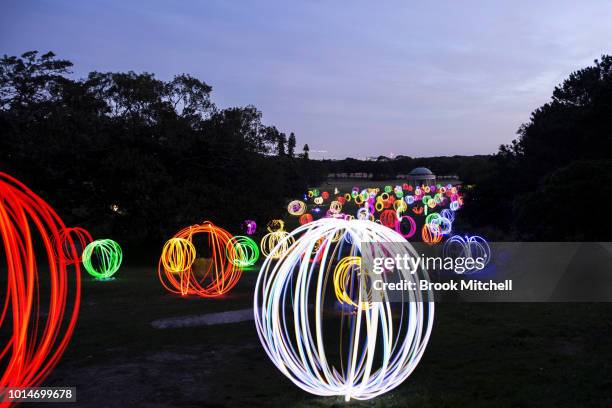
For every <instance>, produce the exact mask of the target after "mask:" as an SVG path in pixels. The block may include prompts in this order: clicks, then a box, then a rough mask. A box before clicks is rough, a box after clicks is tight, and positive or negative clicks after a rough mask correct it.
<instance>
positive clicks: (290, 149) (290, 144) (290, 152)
mask: <svg viewBox="0 0 612 408" xmlns="http://www.w3.org/2000/svg"><path fill="white" fill-rule="evenodd" d="M295 143H296V140H295V134H294V133H293V132H291V134H290V135H289V140H288V141H287V156H289V157H293V156H294V155H295Z"/></svg>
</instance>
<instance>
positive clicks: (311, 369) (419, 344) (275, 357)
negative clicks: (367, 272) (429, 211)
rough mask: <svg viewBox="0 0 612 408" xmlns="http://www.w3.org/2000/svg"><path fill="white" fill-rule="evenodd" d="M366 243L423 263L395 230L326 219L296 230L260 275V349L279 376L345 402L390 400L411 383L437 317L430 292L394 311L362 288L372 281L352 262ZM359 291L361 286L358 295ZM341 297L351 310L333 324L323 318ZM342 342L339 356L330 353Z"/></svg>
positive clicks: (383, 296) (257, 305) (256, 311)
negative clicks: (384, 396) (391, 394)
mask: <svg viewBox="0 0 612 408" xmlns="http://www.w3.org/2000/svg"><path fill="white" fill-rule="evenodd" d="M289 242H290V243H289ZM365 242H369V243H372V242H374V243H384V244H385V245H389V246H391V247H392V249H393V252H401V251H407V252H409V253H411V254H412V256H418V254H417V253H416V251H414V249H413V248H412V246H411V245H410V244H409V243H408V242H407V241H406V240H405V239H404V238H402V236H401V235H399V234H398V233H396V232H395V231H394V230H392V229H389V228H386V227H384V226H381V225H379V224H376V223H373V222H371V221H364V220H352V221H345V220H341V219H334V218H324V219H320V220H317V221H314V222H312V223H309V224H307V225H304V226H301V227H299V228H297V229H296V230H294V231H293V232H292V233H291V234H290V235H289V236H287V237H286V238H285V240H284V241H283V243H282V244H279V245H277V246H276V247H275V248H273V249H272V251H271V253H270V256H269V257H268V258H267V259H266V260H265V262H264V264H263V265H262V268H261V270H260V274H259V277H258V279H257V284H256V287H255V297H254V308H253V310H254V315H255V326H256V328H257V332H258V334H259V338H260V340H261V343H262V345H263V347H264V349H265V351H266V353H267V354H268V356H269V357H270V358H271V360H272V362H273V363H274V364H275V365H276V366H277V367H278V369H279V370H280V371H281V372H282V373H283V374H284V375H285V376H287V377H288V378H289V379H290V380H291V381H292V382H293V383H294V384H296V385H297V386H299V387H300V388H302V389H303V390H305V391H307V392H310V393H312V394H316V395H321V396H343V397H344V398H345V399H346V400H349V399H359V400H366V399H370V398H374V397H376V396H378V395H380V394H383V393H385V392H387V391H389V390H391V389H393V388H395V387H397V386H398V385H399V384H401V383H402V382H403V381H404V380H405V379H406V378H408V376H409V375H410V374H411V373H412V371H413V370H414V369H415V367H416V366H417V364H418V362H419V360H420V359H421V357H422V355H423V353H424V350H425V347H426V345H427V342H428V340H429V336H430V334H431V329H432V325H433V316H434V305H433V302H432V301H431V297H430V296H431V293H430V292H420V291H413V292H411V294H410V295H408V294H406V295H405V296H410V298H405V299H403V301H398V302H397V303H392V302H391V301H390V299H389V297H388V294H387V292H386V291H382V292H381V291H376V293H372V291H368V288H367V287H363V286H361V285H364V284H365V283H364V282H367V279H362V278H363V276H362V277H361V278H360V276H361V275H360V274H361V273H362V272H363V271H361V270H360V269H361V268H356V267H355V264H356V260H357V258H351V257H360V256H362V254H361V245H362V244H363V243H365ZM347 257H348V258H347ZM343 262H344V265H345V266H344V267H341V268H340V269H338V268H337V265H342V263H343ZM351 274H353V276H352V277H351V276H349V275H351ZM334 278H335V279H336V281H337V282H336V284H335V285H334V284H333V281H334ZM403 278H404V279H407V280H416V279H417V275H412V274H410V273H407V272H406V274H405V275H404V276H403ZM353 283H355V284H358V285H359V286H358V287H357V288H356V289H355V290H352V289H351V287H352V284H353ZM332 287H333V289H332ZM330 291H331V292H330ZM338 293H339V298H340V299H341V300H342V301H343V302H345V303H347V304H349V305H352V307H351V309H352V310H350V311H345V310H342V311H341V312H340V314H339V315H336V316H337V319H336V320H335V321H329V320H327V319H331V317H330V318H328V317H326V315H325V313H324V310H326V309H328V308H329V307H330V305H333V304H334V303H335V302H337V300H336V296H337V295H338ZM367 293H372V299H368V295H367ZM375 296H378V298H376V297H375ZM324 320H325V322H326V323H325V324H323V321H324ZM332 327H335V328H337V330H338V331H335V330H333V329H332ZM336 342H337V343H338V346H339V347H340V348H339V350H340V353H339V354H338V352H337V351H334V352H330V350H332V349H334V348H335V343H336Z"/></svg>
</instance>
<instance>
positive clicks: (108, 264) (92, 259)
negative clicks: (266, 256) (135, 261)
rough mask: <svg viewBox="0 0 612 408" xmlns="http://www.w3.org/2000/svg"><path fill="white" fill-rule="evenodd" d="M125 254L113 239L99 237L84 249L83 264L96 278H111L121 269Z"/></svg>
mask: <svg viewBox="0 0 612 408" xmlns="http://www.w3.org/2000/svg"><path fill="white" fill-rule="evenodd" d="M122 259H123V254H122V252H121V247H120V246H119V244H118V243H116V242H115V241H113V240H112V239H98V240H95V241H93V242H91V243H90V244H89V245H87V246H86V247H85V249H84V250H83V266H84V267H85V269H86V270H87V272H88V273H89V274H90V275H91V276H93V277H94V278H96V279H100V280H105V279H110V277H111V276H113V275H114V274H115V272H117V270H119V266H121V260H122Z"/></svg>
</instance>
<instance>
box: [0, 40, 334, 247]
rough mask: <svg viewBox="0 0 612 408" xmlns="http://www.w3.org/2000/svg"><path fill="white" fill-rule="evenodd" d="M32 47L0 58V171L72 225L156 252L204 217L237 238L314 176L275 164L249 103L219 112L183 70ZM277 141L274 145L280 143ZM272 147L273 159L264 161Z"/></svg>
mask: <svg viewBox="0 0 612 408" xmlns="http://www.w3.org/2000/svg"><path fill="white" fill-rule="evenodd" d="M71 66H72V63H70V62H69V61H66V60H61V59H58V58H56V57H55V55H54V54H53V53H47V54H44V55H42V56H40V57H39V56H38V53H37V52H35V51H32V52H27V53H24V54H23V55H22V56H21V57H14V56H11V57H9V56H4V57H3V58H2V59H1V60H0V98H1V99H0V169H2V170H3V171H6V172H8V173H10V174H13V175H14V176H16V177H18V178H20V179H22V180H23V181H24V182H26V183H27V184H28V185H29V186H31V187H32V188H33V189H34V190H35V191H37V193H39V194H40V195H42V196H43V197H45V198H46V199H47V200H48V201H49V202H50V203H51V204H52V205H53V206H54V207H55V208H56V209H57V210H58V211H59V212H60V213H61V214H62V217H63V218H64V219H65V220H66V221H67V222H68V223H70V224H72V225H77V224H78V225H83V226H85V227H87V228H89V229H90V230H91V231H92V233H93V234H94V236H109V237H115V238H116V239H118V240H119V241H121V244H122V246H124V245H125V246H130V245H133V248H132V251H131V253H132V254H134V252H136V251H137V250H142V251H143V253H149V254H151V253H156V251H149V248H159V246H160V243H161V242H163V240H164V239H166V238H167V237H168V236H170V235H172V234H173V233H174V232H175V231H176V230H177V229H178V228H180V227H182V226H184V225H188V224H190V223H194V222H200V221H202V220H203V219H212V220H214V221H215V222H217V223H219V224H221V225H224V226H225V227H227V228H228V229H230V230H233V231H238V227H239V225H240V222H241V221H242V220H244V219H245V218H251V219H256V220H258V221H259V220H261V221H262V222H264V221H266V220H267V219H269V218H270V217H277V216H278V215H279V212H282V208H283V207H284V201H285V199H286V198H287V197H295V196H299V195H301V194H302V193H303V191H304V190H305V188H306V187H307V184H308V183H310V182H314V183H317V182H320V181H321V180H322V178H323V177H324V174H325V171H324V168H322V167H318V166H311V167H309V168H305V167H302V166H301V165H300V164H299V163H298V162H295V161H291V160H287V158H286V157H284V153H285V148H284V142H283V143H282V145H283V146H282V149H280V150H279V148H280V144H281V143H280V141H281V139H282V137H284V135H282V134H281V133H280V132H278V130H277V129H276V128H275V127H274V126H266V125H264V124H263V123H262V114H261V112H260V111H259V110H257V109H256V108H255V107H254V106H246V107H232V108H227V109H219V108H217V107H216V106H215V105H214V103H213V102H212V100H211V92H212V87H211V86H210V85H208V84H206V83H205V82H203V81H201V80H199V79H197V78H194V77H192V76H189V75H187V74H181V75H177V76H176V77H174V78H173V79H172V80H170V81H162V80H159V79H157V78H156V77H155V76H154V75H153V74H151V73H135V72H126V73H121V72H92V73H90V74H89V75H88V76H87V77H86V78H84V79H81V80H74V79H71V78H70V77H68V75H67V74H69V68H70V67H71ZM281 135H282V137H281ZM275 151H280V153H281V154H280V156H281V157H278V156H273V155H271V153H273V152H275Z"/></svg>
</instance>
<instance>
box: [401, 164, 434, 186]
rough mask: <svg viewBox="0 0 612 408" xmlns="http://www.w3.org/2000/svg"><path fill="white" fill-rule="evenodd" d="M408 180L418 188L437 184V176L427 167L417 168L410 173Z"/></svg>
mask: <svg viewBox="0 0 612 408" xmlns="http://www.w3.org/2000/svg"><path fill="white" fill-rule="evenodd" d="M406 180H407V182H408V184H409V185H411V186H412V187H417V186H420V185H422V184H425V185H432V184H436V175H435V174H433V173H432V172H431V170H429V169H428V168H427V167H416V168H414V169H413V170H412V171H411V172H410V173H408V177H406Z"/></svg>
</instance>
